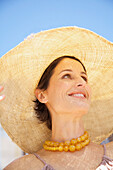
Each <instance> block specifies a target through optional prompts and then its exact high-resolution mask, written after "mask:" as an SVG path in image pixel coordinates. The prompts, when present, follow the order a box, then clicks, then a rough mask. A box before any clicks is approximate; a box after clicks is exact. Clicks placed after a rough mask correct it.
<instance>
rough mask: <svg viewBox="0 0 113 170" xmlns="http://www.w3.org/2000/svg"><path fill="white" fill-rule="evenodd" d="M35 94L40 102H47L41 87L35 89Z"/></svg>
mask: <svg viewBox="0 0 113 170" xmlns="http://www.w3.org/2000/svg"><path fill="white" fill-rule="evenodd" d="M35 96H36V98H37V99H38V100H39V102H41V103H47V101H48V99H47V94H46V91H43V90H41V89H36V90H35Z"/></svg>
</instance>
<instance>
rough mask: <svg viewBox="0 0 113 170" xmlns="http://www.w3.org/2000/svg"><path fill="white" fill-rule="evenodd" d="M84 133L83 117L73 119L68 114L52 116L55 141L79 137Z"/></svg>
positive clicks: (53, 138)
mask: <svg viewBox="0 0 113 170" xmlns="http://www.w3.org/2000/svg"><path fill="white" fill-rule="evenodd" d="M83 134H84V126H83V121H82V119H81V117H79V118H75V119H73V118H72V119H71V118H70V117H69V116H66V115H57V116H54V117H52V138H51V140H53V141H58V142H64V141H66V140H71V139H72V138H78V137H79V136H81V135H83Z"/></svg>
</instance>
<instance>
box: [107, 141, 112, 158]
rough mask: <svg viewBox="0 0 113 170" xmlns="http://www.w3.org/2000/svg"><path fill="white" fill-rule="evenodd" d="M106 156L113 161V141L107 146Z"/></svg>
mask: <svg viewBox="0 0 113 170" xmlns="http://www.w3.org/2000/svg"><path fill="white" fill-rule="evenodd" d="M106 152H107V153H106V154H107V156H108V157H110V158H111V159H113V141H112V142H109V143H107V144H106Z"/></svg>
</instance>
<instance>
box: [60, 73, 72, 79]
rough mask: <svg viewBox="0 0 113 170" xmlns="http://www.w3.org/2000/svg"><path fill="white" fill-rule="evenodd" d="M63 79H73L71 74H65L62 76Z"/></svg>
mask: <svg viewBox="0 0 113 170" xmlns="http://www.w3.org/2000/svg"><path fill="white" fill-rule="evenodd" d="M62 78H63V79H68V78H69V79H71V75H70V74H65V75H63V76H62Z"/></svg>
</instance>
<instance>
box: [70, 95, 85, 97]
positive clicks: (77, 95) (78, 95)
mask: <svg viewBox="0 0 113 170" xmlns="http://www.w3.org/2000/svg"><path fill="white" fill-rule="evenodd" d="M72 96H82V97H84V95H83V94H73V95H72Z"/></svg>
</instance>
